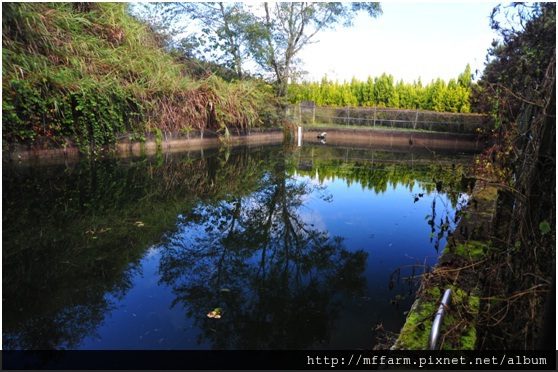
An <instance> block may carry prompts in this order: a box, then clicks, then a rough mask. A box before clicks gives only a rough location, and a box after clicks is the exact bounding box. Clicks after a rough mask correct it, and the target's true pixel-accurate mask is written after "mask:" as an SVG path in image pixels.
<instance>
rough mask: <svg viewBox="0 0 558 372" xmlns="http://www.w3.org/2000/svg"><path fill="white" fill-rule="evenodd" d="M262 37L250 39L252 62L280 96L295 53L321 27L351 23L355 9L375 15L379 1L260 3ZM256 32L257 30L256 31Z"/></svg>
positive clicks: (290, 70) (283, 92) (290, 74)
mask: <svg viewBox="0 0 558 372" xmlns="http://www.w3.org/2000/svg"><path fill="white" fill-rule="evenodd" d="M263 8H264V16H263V19H262V22H261V24H262V25H263V26H264V29H265V32H264V34H263V36H264V37H252V38H250V39H249V40H250V42H251V45H250V48H251V52H252V56H253V57H254V59H255V61H256V63H258V65H259V66H260V67H261V68H262V69H263V70H264V71H266V72H271V73H272V74H273V77H274V80H275V82H276V94H277V96H278V97H284V96H285V95H286V93H287V84H288V81H289V78H291V77H292V76H293V72H294V70H295V65H296V62H297V60H296V56H297V55H298V54H299V52H300V51H301V50H302V49H303V48H304V47H305V46H307V45H308V44H310V43H311V42H312V40H313V39H314V37H315V36H316V34H318V33H319V32H320V31H321V30H324V29H327V28H332V27H334V26H336V25H337V24H340V23H341V24H342V25H343V26H351V25H352V20H353V19H354V17H355V15H356V14H357V12H359V11H366V12H367V13H368V14H369V15H370V16H371V17H373V18H375V17H378V16H379V15H380V14H382V10H381V7H380V4H379V3H305V2H289V3H282V2H277V3H273V4H270V3H263ZM258 31H260V30H258Z"/></svg>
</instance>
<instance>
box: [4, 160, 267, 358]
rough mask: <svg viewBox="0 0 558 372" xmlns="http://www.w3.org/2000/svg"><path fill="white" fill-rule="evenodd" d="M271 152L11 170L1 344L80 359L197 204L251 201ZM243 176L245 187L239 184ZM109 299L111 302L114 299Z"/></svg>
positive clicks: (6, 207)
mask: <svg viewBox="0 0 558 372" xmlns="http://www.w3.org/2000/svg"><path fill="white" fill-rule="evenodd" d="M266 154H269V153H266V152H259V151H254V152H252V153H250V154H249V153H248V151H242V152H241V153H240V154H235V155H231V154H230V153H228V152H226V151H225V152H222V153H219V152H218V151H207V152H206V154H205V155H204V154H203V153H202V154H200V153H199V152H198V153H194V154H189V153H186V154H182V157H173V158H169V159H167V161H165V162H163V163H156V162H151V161H149V159H139V160H132V161H130V159H128V160H127V161H125V160H124V161H122V160H117V159H107V160H100V159H91V160H88V161H82V162H80V163H79V164H66V165H64V164H62V165H56V166H48V167H30V168H27V167H12V166H5V167H4V168H3V182H2V183H3V194H2V201H3V208H2V210H3V214H2V229H3V236H2V243H3V246H2V268H3V274H2V280H3V283H2V285H3V299H4V301H3V309H2V310H3V341H4V343H3V344H4V347H5V348H7V349H29V350H39V349H74V348H77V347H79V345H80V344H81V342H82V340H83V338H84V337H87V336H94V335H95V331H96V329H97V328H98V327H99V325H100V324H102V321H103V319H104V316H105V313H106V312H107V311H110V310H111V308H112V307H113V306H114V303H112V302H111V301H110V300H108V298H110V297H113V298H116V299H118V298H123V297H124V296H125V294H126V292H127V291H128V290H129V289H130V288H131V286H132V285H133V283H132V277H133V276H134V275H135V274H136V273H138V270H139V267H138V263H139V262H140V261H141V258H142V256H143V254H144V253H145V251H146V249H147V248H148V247H149V246H151V245H153V244H155V243H157V242H158V241H159V240H160V238H161V235H162V234H163V233H164V232H165V231H169V230H170V229H172V227H173V226H174V225H175V223H176V216H177V214H178V213H179V212H180V211H183V210H187V209H189V208H190V207H191V206H192V205H193V204H194V200H195V199H196V198H197V197H205V196H211V197H219V195H226V194H228V193H233V194H235V193H247V192H249V190H250V188H254V187H255V186H254V184H255V182H254V179H256V178H257V176H256V175H253V174H256V173H258V172H260V174H261V173H262V172H263V171H262V170H261V169H262V168H264V167H265V165H262V164H261V163H262V158H263V157H265V155H266ZM242 174H245V175H246V176H245V177H240V175H242ZM107 294H110V296H107Z"/></svg>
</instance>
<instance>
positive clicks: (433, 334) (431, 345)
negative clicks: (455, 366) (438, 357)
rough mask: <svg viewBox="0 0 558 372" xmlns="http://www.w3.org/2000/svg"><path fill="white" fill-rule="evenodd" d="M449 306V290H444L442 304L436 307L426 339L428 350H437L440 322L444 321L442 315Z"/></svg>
mask: <svg viewBox="0 0 558 372" xmlns="http://www.w3.org/2000/svg"><path fill="white" fill-rule="evenodd" d="M450 305H451V289H450V288H448V289H446V292H444V296H443V297H442V303H441V304H440V307H438V311H437V312H436V316H435V317H434V321H433V322H432V330H431V331H430V337H428V350H437V348H436V346H437V344H438V338H439V337H440V328H441V327H442V321H443V320H444V315H445V313H446V310H447V309H448V308H449V306H450Z"/></svg>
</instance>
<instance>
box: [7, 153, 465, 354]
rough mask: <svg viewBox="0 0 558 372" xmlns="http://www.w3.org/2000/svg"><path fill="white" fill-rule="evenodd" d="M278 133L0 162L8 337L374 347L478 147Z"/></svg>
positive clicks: (433, 246) (442, 226)
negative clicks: (279, 136) (132, 153)
mask: <svg viewBox="0 0 558 372" xmlns="http://www.w3.org/2000/svg"><path fill="white" fill-rule="evenodd" d="M432 150H433V149H429V150H428V151H427V150H424V149H423V150H420V149H418V148H413V147H412V146H409V147H408V148H403V149H398V150H397V151H385V150H378V149H375V148H374V147H373V146H364V147H360V148H352V147H347V146H345V147H341V146H331V145H323V144H320V143H314V144H305V145H304V146H301V147H297V146H294V145H284V144H281V143H276V144H269V145H259V146H243V147H241V146H239V147H229V148H227V147H224V148H213V149H207V148H206V149H201V150H196V151H183V152H179V153H175V154H170V153H167V154H157V156H153V157H149V156H141V157H136V158H124V159H115V158H107V159H101V158H97V159H89V160H83V161H81V162H79V163H62V164H50V165H42V166H29V165H23V164H4V166H3V175H2V183H3V194H2V202H3V207H2V211H3V215H2V216H3V217H2V224H3V226H2V230H3V235H2V243H3V249H2V269H3V299H2V300H3V301H2V305H3V309H2V311H3V316H2V321H3V348H4V349H7V350H52V349H55V350H61V349H69V350H78V349H79V350H81V349H83V350H92V349H102V350H130V349H133V350H143V349H145V350H167V349H170V350H186V349H188V350H194V349H226V350H241V349H252V350H254V349H258V350H263V349H290V350H308V349H323V350H326V349H337V350H341V349H371V348H372V347H373V346H374V345H375V344H376V343H377V342H379V338H378V332H379V330H382V331H389V332H395V333H397V332H399V330H400V328H401V326H402V325H403V323H404V321H405V317H406V313H407V312H408V310H409V308H410V306H411V304H412V302H413V300H414V294H415V291H416V290H417V288H418V285H419V284H420V283H419V279H420V275H421V274H422V273H424V272H425V271H428V270H430V267H431V266H432V265H434V264H435V263H436V261H437V257H438V254H439V253H440V252H441V250H442V248H443V246H444V244H445V240H446V238H447V236H448V234H451V231H452V230H453V229H454V228H455V226H456V223H457V222H458V220H459V218H460V216H461V215H462V214H463V212H462V208H463V207H464V206H465V205H466V203H467V199H468V196H467V195H468V194H467V193H468V191H469V190H470V189H468V187H470V185H467V184H466V183H465V184H464V182H463V179H462V175H463V174H464V173H466V167H467V165H468V163H469V162H470V161H471V159H472V153H471V152H468V151H466V152H457V151H451V152H450V153H444V152H443V151H438V152H433V151H432Z"/></svg>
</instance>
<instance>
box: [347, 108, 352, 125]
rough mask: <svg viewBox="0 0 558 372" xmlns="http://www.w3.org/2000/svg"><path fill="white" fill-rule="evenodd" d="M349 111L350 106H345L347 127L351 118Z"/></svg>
mask: <svg viewBox="0 0 558 372" xmlns="http://www.w3.org/2000/svg"><path fill="white" fill-rule="evenodd" d="M349 110H350V106H347V125H349V124H350V123H351V118H350V116H349Z"/></svg>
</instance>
